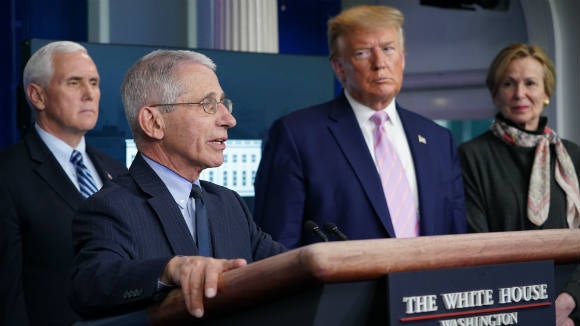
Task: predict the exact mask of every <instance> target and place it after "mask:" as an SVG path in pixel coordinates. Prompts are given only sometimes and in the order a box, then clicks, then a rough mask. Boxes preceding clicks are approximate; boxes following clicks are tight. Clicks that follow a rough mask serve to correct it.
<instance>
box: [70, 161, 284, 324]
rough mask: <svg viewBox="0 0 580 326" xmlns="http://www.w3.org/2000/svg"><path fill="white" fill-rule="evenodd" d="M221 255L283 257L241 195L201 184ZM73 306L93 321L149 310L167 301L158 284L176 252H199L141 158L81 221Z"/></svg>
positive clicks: (94, 200)
mask: <svg viewBox="0 0 580 326" xmlns="http://www.w3.org/2000/svg"><path fill="white" fill-rule="evenodd" d="M201 187H202V189H203V191H204V201H205V203H206V207H207V216H208V218H209V226H210V234H211V240H212V248H213V251H214V257H216V258H228V259H229V258H244V259H246V260H247V261H248V263H250V262H253V261H256V260H259V259H263V258H266V257H269V256H272V255H275V254H277V253H280V252H283V251H284V250H285V249H284V247H283V246H282V245H281V244H279V243H276V242H274V241H273V240H272V238H271V237H270V236H269V235H267V234H266V233H264V232H262V231H261V230H260V229H258V228H257V226H256V224H255V223H254V221H253V220H252V217H251V215H250V212H249V210H248V208H247V207H246V205H245V203H244V201H243V200H242V199H241V197H240V196H239V195H238V194H237V193H235V192H234V191H231V190H229V189H227V188H224V187H221V186H218V185H215V184H212V183H210V182H205V181H201ZM73 239H74V243H75V253H76V259H75V269H74V272H73V298H72V301H71V302H72V303H73V305H74V306H75V308H76V309H77V311H78V312H79V313H81V314H82V315H83V316H86V317H87V318H94V317H99V316H103V315H110V314H118V313H124V312H127V311H129V310H135V309H140V308H144V307H145V306H147V305H148V304H149V303H151V302H152V301H154V300H156V299H159V298H158V291H157V281H158V279H159V276H160V275H161V273H162V271H163V269H164V267H165V265H166V264H167V262H168V261H169V260H170V259H171V258H172V257H173V256H176V255H184V256H192V255H197V253H198V252H197V248H196V246H195V244H194V241H193V238H192V237H191V235H190V233H189V231H188V229H187V226H186V224H185V221H184V219H183V215H182V214H181V212H180V210H179V207H178V206H177V204H176V203H175V200H174V199H173V197H172V196H171V194H170V192H169V190H168V189H167V187H166V186H165V185H164V184H163V181H161V179H160V178H159V177H158V175H157V174H156V173H155V172H154V171H153V169H151V167H150V166H149V165H148V164H147V163H146V162H145V160H144V159H143V157H142V156H141V154H138V155H137V156H136V158H135V160H134V161H133V164H132V165H131V168H130V169H129V174H126V175H123V176H121V177H119V178H117V179H115V184H111V185H107V187H103V189H102V190H101V191H99V192H98V193H96V194H95V195H93V196H92V197H91V198H90V199H89V200H87V201H86V202H85V204H84V205H83V206H82V207H81V209H80V210H79V212H78V214H77V215H76V216H75V218H74V221H73Z"/></svg>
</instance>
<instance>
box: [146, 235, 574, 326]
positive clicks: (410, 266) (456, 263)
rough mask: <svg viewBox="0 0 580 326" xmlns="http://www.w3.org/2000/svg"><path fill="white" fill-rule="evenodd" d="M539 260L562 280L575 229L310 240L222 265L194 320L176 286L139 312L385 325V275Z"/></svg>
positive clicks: (185, 321) (162, 321)
mask: <svg viewBox="0 0 580 326" xmlns="http://www.w3.org/2000/svg"><path fill="white" fill-rule="evenodd" d="M542 260H552V261H554V263H556V264H558V265H562V266H568V267H566V268H564V270H565V274H566V275H563V276H561V277H560V278H562V279H566V278H567V277H568V274H570V273H571V272H572V271H573V270H574V266H575V264H576V263H577V262H579V261H580V230H566V229H557V230H534V231H513V232H492V233H476V234H460V235H442V236H424V237H417V238H408V239H373V240H352V241H340V242H324V243H317V244H312V245H308V246H305V247H301V248H297V249H294V250H291V251H288V252H286V253H283V254H280V255H277V256H273V257H270V258H267V259H264V260H261V261H258V262H255V263H252V264H249V265H247V266H245V267H242V268H239V269H236V270H231V271H228V272H225V273H224V274H223V275H222V277H221V278H220V280H219V287H218V295H217V296H216V297H215V298H213V299H206V300H205V302H204V304H205V309H206V317H204V318H203V319H201V320H199V319H196V318H194V317H192V316H190V315H189V313H188V312H187V310H186V308H185V303H184V300H183V297H182V295H181V292H180V290H179V289H176V290H173V291H172V292H170V293H169V295H168V296H167V297H166V298H165V299H164V300H163V301H162V302H160V303H158V304H155V305H152V306H150V307H149V308H148V309H147V314H148V317H149V320H150V322H151V324H152V325H196V324H203V325H232V324H240V325H245V324H250V323H253V325H266V324H268V325H269V324H274V325H277V326H281V325H334V324H340V325H375V324H376V325H387V322H386V320H387V319H388V306H387V303H386V293H385V278H384V276H385V275H386V274H389V273H395V272H405V271H421V270H434V269H445V268H453V267H466V266H483V265H490V264H503V263H515V262H531V261H542ZM567 264H568V265H567ZM556 278H557V279H558V278H559V277H558V276H557V277H556ZM556 283H558V280H556ZM560 283H562V281H560Z"/></svg>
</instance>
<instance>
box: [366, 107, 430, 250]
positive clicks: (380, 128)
mask: <svg viewBox="0 0 580 326" xmlns="http://www.w3.org/2000/svg"><path fill="white" fill-rule="evenodd" d="M387 119H389V116H388V114H387V112H384V111H381V112H377V113H375V114H373V116H372V117H371V121H372V122H374V123H375V125H376V128H375V129H374V132H373V138H374V150H375V159H376V160H377V166H378V170H379V175H380V176H381V184H382V185H383V191H384V192H385V198H386V199H387V205H388V207H389V213H390V215H391V221H392V223H393V227H394V228H395V234H396V236H397V238H410V237H416V236H418V235H419V219H418V216H417V209H416V207H415V203H414V200H413V195H412V193H411V188H410V187H409V182H408V180H407V176H406V175H405V170H404V169H403V164H402V163H401V160H400V159H399V156H398V155H397V153H396V152H395V149H394V148H393V145H392V144H391V142H390V141H389V139H388V138H387V131H386V130H385V127H384V122H385V121H386V120H387Z"/></svg>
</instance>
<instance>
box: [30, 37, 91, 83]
mask: <svg viewBox="0 0 580 326" xmlns="http://www.w3.org/2000/svg"><path fill="white" fill-rule="evenodd" d="M75 51H83V52H85V53H88V52H87V49H86V48H85V47H84V46H82V45H80V44H78V43H76V42H71V41H56V42H51V43H48V44H46V45H45V46H43V47H41V48H40V49H38V50H37V51H36V52H34V54H33V55H32V56H31V57H30V59H28V62H27V63H26V66H25V67H24V73H23V75H22V85H23V86H24V89H26V87H27V86H28V85H30V84H31V83H35V84H38V85H40V86H42V87H45V86H46V85H48V83H49V82H50V79H51V78H52V75H53V74H54V66H53V56H54V54H55V53H69V52H75Z"/></svg>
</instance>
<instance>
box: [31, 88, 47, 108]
mask: <svg viewBox="0 0 580 326" xmlns="http://www.w3.org/2000/svg"><path fill="white" fill-rule="evenodd" d="M26 95H27V96H28V99H29V100H30V103H31V104H32V105H33V106H34V107H35V108H36V109H37V110H39V111H42V110H44V109H45V108H46V98H45V96H44V95H45V93H44V89H43V88H42V87H41V86H40V85H38V84H35V83H30V84H28V86H26Z"/></svg>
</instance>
